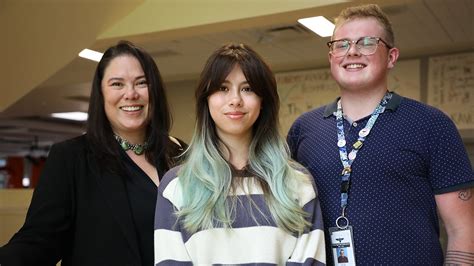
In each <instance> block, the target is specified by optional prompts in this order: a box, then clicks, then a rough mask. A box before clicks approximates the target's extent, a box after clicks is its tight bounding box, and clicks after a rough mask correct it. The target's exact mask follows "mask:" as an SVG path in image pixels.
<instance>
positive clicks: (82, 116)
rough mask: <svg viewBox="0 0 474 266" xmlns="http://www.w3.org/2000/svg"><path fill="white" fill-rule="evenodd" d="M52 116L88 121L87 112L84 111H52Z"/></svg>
mask: <svg viewBox="0 0 474 266" xmlns="http://www.w3.org/2000/svg"><path fill="white" fill-rule="evenodd" d="M51 116H52V117H56V118H61V119H68V120H74V121H86V120H87V113H84V112H65V113H52V114H51Z"/></svg>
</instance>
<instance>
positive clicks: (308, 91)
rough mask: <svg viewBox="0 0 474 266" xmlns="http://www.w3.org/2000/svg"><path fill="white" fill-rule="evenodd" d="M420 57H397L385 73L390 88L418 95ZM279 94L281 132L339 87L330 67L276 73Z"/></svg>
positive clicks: (326, 100) (332, 97) (331, 97)
mask: <svg viewBox="0 0 474 266" xmlns="http://www.w3.org/2000/svg"><path fill="white" fill-rule="evenodd" d="M419 69H420V61H419V60H407V61H400V62H398V63H397V64H396V66H395V68H393V69H392V70H391V71H390V73H389V77H388V84H389V90H392V91H395V92H397V93H398V94H400V95H402V96H405V97H408V98H412V99H415V100H419V99H420V70H419ZM275 77H276V80H277V84H278V93H279V95H280V101H281V107H280V123H281V127H282V133H283V134H286V133H288V130H289V129H290V127H291V125H292V124H293V122H294V121H295V119H296V118H297V117H298V116H300V115H301V114H303V113H305V112H307V111H310V110H312V109H314V108H316V107H320V106H323V105H326V104H328V103H330V102H332V101H334V100H335V99H336V97H338V96H339V87H338V86H337V84H336V82H335V81H334V80H333V79H332V77H331V71H330V70H329V68H325V69H314V70H305V71H295V72H284V73H278V74H276V75H275Z"/></svg>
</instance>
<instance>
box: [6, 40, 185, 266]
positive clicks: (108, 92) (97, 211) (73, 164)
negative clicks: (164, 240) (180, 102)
mask: <svg viewBox="0 0 474 266" xmlns="http://www.w3.org/2000/svg"><path fill="white" fill-rule="evenodd" d="M170 124H171V117H170V112H169V110H168V103H167V101H166V95H165V90H164V88H163V83H162V80H161V77H160V73H159V71H158V68H157V67H156V64H155V63H154V61H153V58H152V57H151V56H150V55H149V54H147V53H146V52H145V51H144V50H142V49H141V48H138V47H136V46H135V45H133V44H132V43H129V42H125V41H121V42H119V43H118V44H117V45H115V46H112V47H110V48H109V49H107V51H106V52H105V53H104V55H103V57H102V59H101V61H100V62H99V64H98V66H97V69H96V72H95V76H94V80H93V84H92V91H91V97H90V104H89V118H88V124H87V134H85V135H83V136H80V137H76V138H74V139H70V140H67V141H65V142H62V143H58V144H55V145H53V147H52V148H51V151H50V153H49V156H48V159H47V162H46V165H45V167H44V170H43V172H42V174H41V177H40V179H39V184H38V186H37V187H36V189H35V191H34V194H33V198H32V201H31V205H30V207H29V210H28V214H27V217H26V221H25V224H24V225H23V227H22V228H21V229H20V231H19V232H18V233H16V234H15V235H14V236H13V238H12V239H11V240H10V241H9V243H8V244H7V245H5V246H4V247H2V248H1V249H0V264H1V265H55V264H56V263H57V262H58V261H59V260H62V265H151V264H153V236H152V234H153V218H154V210H155V202H156V194H157V185H158V183H159V180H160V179H161V177H162V176H163V174H164V173H165V172H166V171H167V170H168V169H169V168H170V167H172V166H173V165H174V164H175V163H176V161H175V160H176V156H178V155H179V154H180V153H181V152H182V151H183V148H184V147H183V145H184V144H182V143H180V142H179V141H178V140H177V139H175V138H171V137H169V135H168V132H169V130H170Z"/></svg>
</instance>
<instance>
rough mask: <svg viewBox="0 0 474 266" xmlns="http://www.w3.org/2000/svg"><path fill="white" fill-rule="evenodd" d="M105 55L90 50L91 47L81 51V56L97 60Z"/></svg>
mask: <svg viewBox="0 0 474 266" xmlns="http://www.w3.org/2000/svg"><path fill="white" fill-rule="evenodd" d="M103 55H104V54H103V53H100V52H97V51H94V50H90V49H84V50H82V51H81V52H80V53H79V56H80V57H82V58H85V59H89V60H92V61H96V62H99V61H100V59H101V58H102V56H103Z"/></svg>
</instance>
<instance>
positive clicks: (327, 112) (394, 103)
mask: <svg viewBox="0 0 474 266" xmlns="http://www.w3.org/2000/svg"><path fill="white" fill-rule="evenodd" d="M391 93H392V94H393V95H392V99H390V101H389V102H388V103H387V105H386V106H385V110H391V111H396V110H397V108H398V106H399V105H400V102H401V101H402V96H400V95H398V94H397V93H396V92H393V91H392V92H391ZM340 98H341V97H337V98H336V100H334V101H333V102H332V103H330V104H328V105H326V108H325V109H324V113H323V117H324V118H328V117H330V116H332V115H334V113H335V112H336V111H337V101H339V99H340Z"/></svg>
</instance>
